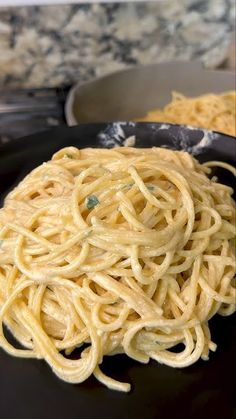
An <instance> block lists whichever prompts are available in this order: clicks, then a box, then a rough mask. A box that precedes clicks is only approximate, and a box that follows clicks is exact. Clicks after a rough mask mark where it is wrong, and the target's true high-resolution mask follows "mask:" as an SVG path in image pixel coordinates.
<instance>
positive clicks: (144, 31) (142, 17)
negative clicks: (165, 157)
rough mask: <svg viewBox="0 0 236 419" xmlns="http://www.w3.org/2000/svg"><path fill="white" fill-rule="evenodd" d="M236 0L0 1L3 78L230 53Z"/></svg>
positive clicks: (61, 81)
mask: <svg viewBox="0 0 236 419" xmlns="http://www.w3.org/2000/svg"><path fill="white" fill-rule="evenodd" d="M234 20H235V2H234V0H178V1H173V0H166V1H161V2H143V3H108V4H82V5H64V6H42V7H19V8H9V9H8V8H5V9H0V86H2V87H3V86H4V87H7V88H9V87H37V86H39V87H41V86H62V85H67V84H72V83H75V82H77V81H85V80H89V79H91V78H93V77H95V76H101V75H103V74H106V73H108V72H111V71H115V70H118V69H121V68H125V67H128V66H132V65H136V64H149V63H156V62H163V61H170V60H173V59H174V60H175V59H181V60H192V59H200V60H201V61H202V62H203V63H204V65H205V66H207V67H210V68H214V67H216V66H217V65H219V64H220V63H221V62H222V61H223V60H224V58H225V54H226V51H227V49H228V45H229V42H230V39H231V36H232V31H233V25H234Z"/></svg>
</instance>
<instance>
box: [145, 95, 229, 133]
mask: <svg viewBox="0 0 236 419" xmlns="http://www.w3.org/2000/svg"><path fill="white" fill-rule="evenodd" d="M235 106H236V92H235V91H230V92H226V93H223V94H221V95H216V94H206V95H202V96H198V97H194V98H190V97H186V96H184V95H182V94H181V93H177V92H173V93H172V101H171V102H170V103H168V104H167V105H166V106H165V107H164V108H163V109H154V110H151V111H150V112H148V113H147V115H146V116H144V117H142V118H139V119H138V120H140V121H151V122H169V123H174V124H189V125H193V126H196V127H200V128H207V129H211V130H213V131H219V132H223V133H225V134H229V135H234V136H235V135H236V125H235V124H236V112H235Z"/></svg>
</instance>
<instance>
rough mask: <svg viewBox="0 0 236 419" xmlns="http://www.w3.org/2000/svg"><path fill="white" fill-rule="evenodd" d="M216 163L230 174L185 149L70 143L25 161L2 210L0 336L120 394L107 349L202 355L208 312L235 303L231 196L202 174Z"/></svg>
mask: <svg viewBox="0 0 236 419" xmlns="http://www.w3.org/2000/svg"><path fill="white" fill-rule="evenodd" d="M229 98H230V96H229V97H228V99H229ZM177 100H178V101H180V102H181V101H182V98H178V99H177V98H175V101H177ZM229 100H230V99H229ZM217 165H218V166H220V167H223V168H225V169H227V170H230V171H231V172H232V173H233V174H235V169H234V168H233V167H232V166H230V165H228V164H225V163H222V162H215V161H214V162H209V163H204V164H200V163H199V162H198V161H197V160H195V159H194V158H193V157H192V156H190V155H189V154H188V153H186V152H183V151H181V152H180V151H173V150H167V149H161V148H152V149H135V148H129V147H123V148H116V149H115V150H103V149H89V148H88V149H83V150H78V149H76V148H74V147H68V148H65V149H62V150H60V151H59V152H57V153H56V154H55V155H54V156H53V158H52V160H51V161H49V162H47V163H44V164H42V165H41V166H39V167H38V168H36V169H35V170H33V171H32V172H31V173H30V174H29V175H28V176H26V178H25V179H24V180H23V181H22V182H21V183H20V184H19V185H18V186H17V187H16V188H15V189H14V190H13V191H12V192H10V194H9V195H8V196H7V198H6V199H5V203H4V207H3V208H2V209H1V210H0V346H1V347H2V348H3V349H4V350H5V351H7V352H8V353H9V354H11V355H13V356H19V357H31V358H37V359H44V360H46V362H47V363H48V364H49V365H50V367H51V368H52V370H53V371H54V373H55V374H56V375H57V376H58V377H59V378H61V379H62V380H65V381H67V382H70V383H81V382H83V381H84V380H86V379H87V378H88V377H89V376H90V375H91V374H94V376H95V377H96V378H97V379H98V380H99V381H100V382H101V383H103V384H105V385H106V386H107V387H108V388H110V389H113V390H119V391H124V392H127V391H129V390H130V384H128V383H123V382H119V381H117V380H115V379H114V378H111V377H107V376H106V375H105V374H104V373H103V372H102V370H101V367H102V361H103V358H104V356H105V355H114V354H117V353H124V354H126V355H128V356H130V357H131V358H134V359H136V360H138V361H139V362H142V363H147V362H149V360H150V359H151V358H152V359H154V360H156V361H157V362H160V363H163V364H166V365H168V366H172V367H187V366H188V365H191V364H192V363H194V362H196V361H197V360H198V359H199V358H200V357H201V358H202V359H204V360H206V359H208V357H209V351H211V350H212V351H215V350H216V345H215V344H214V343H213V342H212V340H211V335H210V329H209V325H208V321H209V319H210V318H211V317H212V316H214V315H215V314H216V313H217V312H218V313H220V314H222V315H229V314H232V313H233V312H234V311H235V309H236V307H235V299H236V290H235V288H234V283H233V278H234V276H235V254H234V245H235V202H234V201H233V199H232V192H233V191H232V188H230V187H228V186H225V185H221V184H220V183H217V182H216V181H215V180H214V178H212V179H210V178H209V177H208V175H209V174H210V172H211V167H213V166H217ZM3 323H4V324H5V325H6V326H7V327H8V328H9V329H10V331H11V332H12V334H13V335H14V336H15V337H16V339H17V340H18V341H19V342H20V343H21V344H22V346H23V349H16V348H14V347H13V346H12V345H11V344H10V343H9V342H8V341H7V340H6V338H5V336H4V332H3ZM179 343H182V344H183V345H184V349H183V350H182V351H180V352H177V353H176V352H172V351H171V348H173V347H175V346H176V345H178V344H179ZM76 348H80V350H81V351H82V352H81V354H80V355H78V359H70V358H69V355H70V354H71V353H72V352H73V351H75V349H76Z"/></svg>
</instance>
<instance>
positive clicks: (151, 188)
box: [146, 185, 155, 191]
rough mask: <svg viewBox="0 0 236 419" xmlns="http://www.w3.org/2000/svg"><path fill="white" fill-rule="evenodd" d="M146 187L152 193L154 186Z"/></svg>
mask: <svg viewBox="0 0 236 419" xmlns="http://www.w3.org/2000/svg"><path fill="white" fill-rule="evenodd" d="M146 187H147V188H148V190H149V191H154V189H155V186H153V185H146Z"/></svg>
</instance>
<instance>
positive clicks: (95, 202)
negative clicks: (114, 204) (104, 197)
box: [86, 195, 100, 209]
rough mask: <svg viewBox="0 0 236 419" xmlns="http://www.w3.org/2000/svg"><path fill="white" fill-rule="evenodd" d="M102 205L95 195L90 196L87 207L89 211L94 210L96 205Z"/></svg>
mask: <svg viewBox="0 0 236 419" xmlns="http://www.w3.org/2000/svg"><path fill="white" fill-rule="evenodd" d="M98 204H100V202H99V200H98V198H97V197H96V196H95V195H90V196H88V197H87V199H86V206H87V208H88V209H92V208H94V207H96V205H98Z"/></svg>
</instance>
